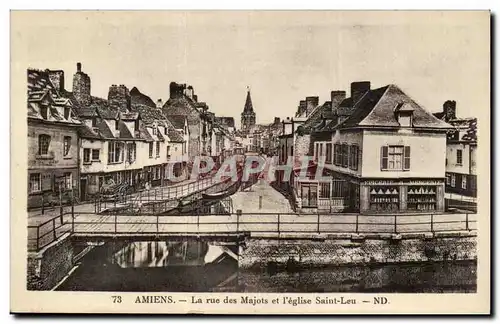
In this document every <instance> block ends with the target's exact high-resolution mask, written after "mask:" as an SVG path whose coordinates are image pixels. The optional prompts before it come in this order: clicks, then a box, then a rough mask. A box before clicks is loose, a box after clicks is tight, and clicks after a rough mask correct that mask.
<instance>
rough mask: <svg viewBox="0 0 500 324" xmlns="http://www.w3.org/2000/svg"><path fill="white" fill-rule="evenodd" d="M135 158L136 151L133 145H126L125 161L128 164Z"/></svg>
mask: <svg viewBox="0 0 500 324" xmlns="http://www.w3.org/2000/svg"><path fill="white" fill-rule="evenodd" d="M136 157H137V150H136V146H135V143H128V144H127V161H128V162H129V163H131V162H134V161H135V159H136Z"/></svg>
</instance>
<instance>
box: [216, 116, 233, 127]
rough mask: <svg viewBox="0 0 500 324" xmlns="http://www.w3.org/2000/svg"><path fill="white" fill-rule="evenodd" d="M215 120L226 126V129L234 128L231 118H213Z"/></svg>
mask: <svg viewBox="0 0 500 324" xmlns="http://www.w3.org/2000/svg"><path fill="white" fill-rule="evenodd" d="M215 120H216V121H217V122H219V123H220V124H222V125H226V126H227V127H234V118H233V117H223V116H221V117H215Z"/></svg>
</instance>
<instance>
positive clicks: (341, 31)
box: [11, 11, 490, 125]
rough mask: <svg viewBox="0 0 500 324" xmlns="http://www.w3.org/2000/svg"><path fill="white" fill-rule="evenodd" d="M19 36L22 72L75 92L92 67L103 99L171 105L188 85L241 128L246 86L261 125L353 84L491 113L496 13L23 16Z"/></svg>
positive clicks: (15, 28) (15, 17) (429, 104)
mask: <svg viewBox="0 0 500 324" xmlns="http://www.w3.org/2000/svg"><path fill="white" fill-rule="evenodd" d="M11 28H12V29H11V30H12V38H11V42H12V48H13V50H12V54H11V60H12V67H13V71H16V69H18V70H24V71H25V69H26V68H28V67H32V68H38V69H46V68H49V69H63V70H64V72H65V83H66V89H67V90H71V87H72V76H73V74H74V73H75V71H76V63H77V62H81V63H82V66H83V68H82V70H83V71H84V72H86V73H87V74H89V76H90V77H91V80H92V81H91V82H92V90H91V91H92V95H94V96H99V97H103V98H107V92H108V89H109V86H110V85H111V84H125V85H126V86H127V87H128V88H129V89H131V88H132V87H134V86H136V87H137V88H138V89H139V90H140V91H141V92H143V93H145V94H147V95H149V96H150V97H151V98H152V99H153V100H154V101H156V100H157V99H158V98H162V99H163V101H165V100H167V99H168V96H169V90H168V86H169V83H170V82H171V81H176V82H180V83H187V84H191V85H192V86H193V87H194V91H195V93H196V94H197V95H198V98H199V101H204V102H206V103H207V104H208V105H209V107H210V110H211V111H212V112H214V113H215V114H216V115H218V116H232V117H234V118H235V121H236V123H237V125H239V124H240V119H241V112H242V110H243V107H244V103H245V98H246V89H247V86H249V87H250V89H251V95H252V101H253V107H254V110H255V112H256V115H257V123H269V122H272V120H273V118H274V117H280V118H285V117H292V116H293V115H294V114H295V111H296V109H297V106H298V104H299V101H300V100H303V99H304V98H305V97H306V96H319V97H320V102H321V103H322V102H324V101H327V100H329V97H330V91H332V90H346V91H347V94H348V95H349V88H350V83H351V82H353V81H370V82H371V84H372V88H378V87H382V86H384V85H387V84H391V83H392V84H397V85H398V86H399V87H400V88H401V89H402V90H403V91H404V92H406V93H407V94H408V95H410V96H411V97H412V98H413V99H414V100H415V101H416V102H418V103H419V104H421V105H422V106H423V107H424V108H426V109H427V110H429V111H431V112H435V111H439V110H441V107H442V104H443V102H444V101H446V100H456V102H457V110H458V115H459V116H462V117H469V116H474V111H477V110H482V111H486V110H485V109H489V105H490V90H489V86H490V84H489V75H490V72H489V68H490V66H489V63H490V56H489V55H490V48H489V39H490V35H489V13H487V12H458V11H457V12H447V13H443V12H441V13H439V12H411V13H408V12H407V13H402V12H396V11H394V12H354V11H351V12H335V11H330V12H328V11H323V12H321V11H315V12H314V11H309V12H277V11H274V12H256V11H239V12H228V11H226V12H217V13H215V12H203V11H198V12H189V13H188V12H152V11H142V12H91V11H88V12H56V13H54V12H48V11H46V12H14V13H13V14H12V27H11ZM24 73H25V72H24Z"/></svg>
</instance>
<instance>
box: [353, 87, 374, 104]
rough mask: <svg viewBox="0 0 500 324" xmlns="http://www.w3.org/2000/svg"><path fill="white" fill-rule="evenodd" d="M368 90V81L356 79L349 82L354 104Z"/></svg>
mask: <svg viewBox="0 0 500 324" xmlns="http://www.w3.org/2000/svg"><path fill="white" fill-rule="evenodd" d="M368 91H370V81H358V82H352V83H351V98H352V105H353V106H354V105H355V104H356V103H357V102H358V101H359V99H361V97H363V95H364V94H365V93H366V92H368Z"/></svg>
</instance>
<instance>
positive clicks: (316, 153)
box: [314, 143, 319, 161]
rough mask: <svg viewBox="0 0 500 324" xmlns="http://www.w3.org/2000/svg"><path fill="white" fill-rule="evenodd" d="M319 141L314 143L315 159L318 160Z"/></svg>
mask: <svg viewBox="0 0 500 324" xmlns="http://www.w3.org/2000/svg"><path fill="white" fill-rule="evenodd" d="M318 154H319V143H314V161H318Z"/></svg>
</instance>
